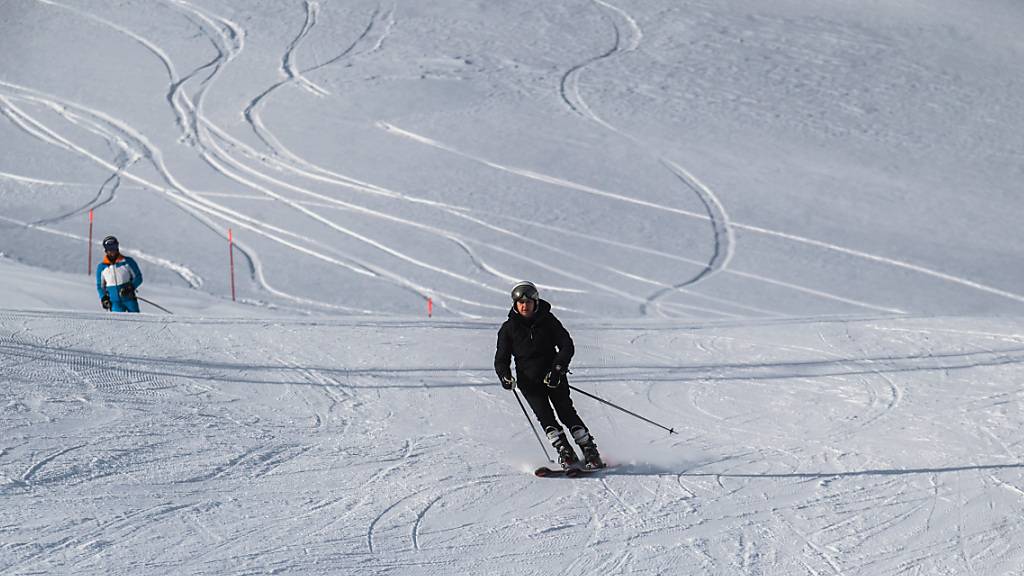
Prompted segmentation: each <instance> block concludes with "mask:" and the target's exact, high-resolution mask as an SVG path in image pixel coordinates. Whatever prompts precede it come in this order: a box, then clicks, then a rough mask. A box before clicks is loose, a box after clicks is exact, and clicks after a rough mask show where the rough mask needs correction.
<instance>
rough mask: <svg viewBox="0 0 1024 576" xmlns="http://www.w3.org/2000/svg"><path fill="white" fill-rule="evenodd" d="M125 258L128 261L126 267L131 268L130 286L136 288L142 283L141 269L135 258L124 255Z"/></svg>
mask: <svg viewBox="0 0 1024 576" xmlns="http://www.w3.org/2000/svg"><path fill="white" fill-rule="evenodd" d="M125 260H127V261H128V267H129V268H131V269H132V286H133V287H135V288H138V287H139V286H141V285H142V270H140V269H139V265H138V264H137V263H136V262H135V258H128V257H125Z"/></svg>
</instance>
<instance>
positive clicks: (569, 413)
mask: <svg viewBox="0 0 1024 576" xmlns="http://www.w3.org/2000/svg"><path fill="white" fill-rule="evenodd" d="M548 398H550V399H551V404H552V405H553V406H554V407H555V412H557V413H558V419H559V420H560V421H561V422H562V424H565V425H566V427H568V428H569V430H572V429H573V428H576V427H577V426H582V427H583V428H586V425H585V424H583V419H582V418H580V415H579V414H577V413H576V408H575V407H574V406H573V405H572V398H570V397H569V387H568V386H565V385H564V384H563V385H562V386H559V387H558V388H553V389H549V390H548Z"/></svg>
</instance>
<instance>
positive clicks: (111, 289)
mask: <svg viewBox="0 0 1024 576" xmlns="http://www.w3.org/2000/svg"><path fill="white" fill-rule="evenodd" d="M124 284H131V285H132V286H134V287H135V288H138V287H139V286H140V285H141V284H142V271H141V270H139V265H138V264H136V263H135V259H134V258H132V257H131V256H125V255H123V254H118V255H117V259H116V260H114V261H113V262H111V261H110V260H109V259H108V258H107V257H106V256H104V257H103V262H100V265H99V266H97V267H96V292H97V293H98V294H99V296H100V300H102V299H103V295H104V294H106V295H107V296H110V299H111V300H112V301H115V302H116V301H120V300H121V293H120V292H119V291H118V289H119V288H120V287H121V286H122V285H124Z"/></svg>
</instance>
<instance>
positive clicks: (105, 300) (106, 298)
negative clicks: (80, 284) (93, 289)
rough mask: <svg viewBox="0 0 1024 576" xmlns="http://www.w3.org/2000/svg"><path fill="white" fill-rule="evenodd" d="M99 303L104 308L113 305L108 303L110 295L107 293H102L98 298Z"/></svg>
mask: <svg viewBox="0 0 1024 576" xmlns="http://www.w3.org/2000/svg"><path fill="white" fill-rule="evenodd" d="M100 304H102V305H103V309H104V310H110V309H111V308H113V307H114V305H113V304H111V303H110V295H108V294H104V295H103V298H101V299H100Z"/></svg>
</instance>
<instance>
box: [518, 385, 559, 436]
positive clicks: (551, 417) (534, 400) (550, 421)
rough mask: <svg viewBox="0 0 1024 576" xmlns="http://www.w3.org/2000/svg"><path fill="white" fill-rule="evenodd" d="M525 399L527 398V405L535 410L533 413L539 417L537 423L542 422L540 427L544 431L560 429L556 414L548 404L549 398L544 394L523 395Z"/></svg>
mask: <svg viewBox="0 0 1024 576" xmlns="http://www.w3.org/2000/svg"><path fill="white" fill-rule="evenodd" d="M523 397H525V398H526V402H527V404H529V405H530V408H532V409H533V413H534V415H535V416H537V421H538V422H540V427H541V429H543V430H547V429H548V428H558V429H561V428H562V427H561V426H559V424H558V420H555V412H554V410H552V409H551V403H550V402H548V398H547V396H545V395H543V394H527V393H525V392H524V393H523Z"/></svg>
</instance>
